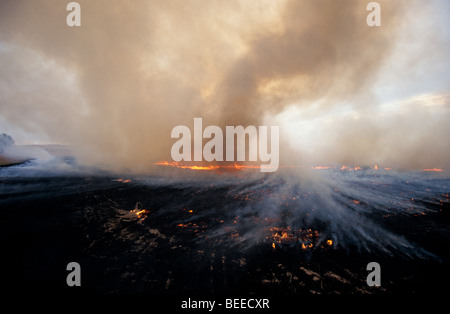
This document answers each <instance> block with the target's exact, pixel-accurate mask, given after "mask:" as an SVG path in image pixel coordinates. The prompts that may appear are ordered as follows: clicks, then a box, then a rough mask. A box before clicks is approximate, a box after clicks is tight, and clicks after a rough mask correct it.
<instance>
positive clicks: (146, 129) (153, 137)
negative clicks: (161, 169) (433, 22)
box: [0, 0, 407, 171]
mask: <svg viewBox="0 0 450 314" xmlns="http://www.w3.org/2000/svg"><path fill="white" fill-rule="evenodd" d="M78 2H79V3H80V5H81V8H82V26H81V27H80V28H70V27H68V26H67V25H66V24H65V21H66V16H67V14H68V12H67V11H66V4H67V3H66V2H64V1H51V0H41V1H32V2H31V1H8V0H7V1H2V2H1V3H0V30H1V31H0V42H1V45H2V46H1V47H0V48H1V49H0V54H1V59H0V61H1V62H2V65H4V64H5V65H7V67H6V68H3V66H2V71H1V73H0V82H1V84H0V88H3V89H4V90H9V93H8V95H9V96H3V97H2V98H1V106H2V112H1V115H2V116H3V117H4V118H6V119H7V120H8V122H9V123H13V124H16V125H17V126H18V127H19V128H22V129H23V130H24V131H25V132H31V133H33V132H35V133H41V134H42V136H43V137H47V138H49V139H51V140H53V141H56V142H61V143H69V144H71V145H73V146H74V147H75V151H77V152H78V155H79V156H78V157H79V158H80V160H83V161H86V162H90V163H97V164H103V165H105V166H106V165H110V166H113V167H116V168H117V167H119V166H118V165H120V167H123V168H125V169H128V170H133V171H142V170H147V169H148V168H149V167H150V166H151V165H152V164H153V163H154V162H156V161H158V160H161V159H170V147H171V145H172V143H173V140H172V139H171V138H170V131H171V130H172V128H173V127H174V126H176V125H187V126H190V127H192V124H193V118H194V117H202V118H203V121H204V124H205V125H211V124H217V125H221V126H224V125H238V124H243V125H261V124H262V123H265V122H266V121H265V120H264V118H265V117H266V114H272V115H274V114H277V113H280V112H282V111H283V110H284V109H285V108H287V107H288V106H290V105H292V104H298V106H302V107H308V106H312V104H314V103H315V102H316V101H317V100H322V102H321V105H320V110H319V111H321V112H322V111H323V112H326V111H327V110H329V109H330V108H333V107H335V106H337V105H336V104H338V103H342V102H343V101H349V102H351V103H357V102H360V103H363V104H364V105H367V106H369V105H371V104H373V103H376V102H377V101H376V99H375V97H372V96H373V93H372V91H371V88H370V86H371V84H373V83H374V82H375V81H376V79H377V73H378V70H379V69H380V67H381V66H382V65H383V63H384V62H385V61H386V59H387V58H389V56H390V55H391V52H392V50H393V48H394V47H395V43H396V42H397V40H398V36H396V34H397V31H398V30H399V29H400V28H401V27H400V26H401V25H402V24H403V23H404V17H405V11H406V8H407V7H406V5H405V3H406V2H404V1H395V2H393V1H379V3H380V4H381V7H382V23H383V24H382V27H379V28H370V27H368V26H367V25H366V22H365V21H366V16H367V14H368V12H367V11H366V4H367V3H366V2H365V1H344V0H339V1H334V0H333V1H331V0H320V1H279V2H274V1H258V2H255V3H249V2H246V1H207V2H206V1H132V2H125V1H78ZM4 69H5V70H4ZM20 77H23V80H19V79H18V78H20ZM11 80H12V81H13V83H11ZM8 82H9V83H8ZM36 84H37V85H36ZM24 90H26V91H24ZM4 95H6V94H4ZM374 136H375V135H374ZM281 145H282V144H281ZM330 149H331V148H330ZM281 150H282V156H283V155H284V156H289V155H290V150H289V148H288V147H287V146H284V147H281ZM331 150H332V152H331V153H330V152H326V153H327V154H329V155H330V157H332V158H333V157H334V156H335V155H334V150H333V149H331ZM340 159H345V158H340Z"/></svg>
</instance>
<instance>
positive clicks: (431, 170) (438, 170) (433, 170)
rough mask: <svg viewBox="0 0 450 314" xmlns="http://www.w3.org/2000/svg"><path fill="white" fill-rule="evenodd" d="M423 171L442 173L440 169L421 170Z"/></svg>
mask: <svg viewBox="0 0 450 314" xmlns="http://www.w3.org/2000/svg"><path fill="white" fill-rule="evenodd" d="M423 171H427V172H442V171H443V170H442V169H439V168H429V169H423Z"/></svg>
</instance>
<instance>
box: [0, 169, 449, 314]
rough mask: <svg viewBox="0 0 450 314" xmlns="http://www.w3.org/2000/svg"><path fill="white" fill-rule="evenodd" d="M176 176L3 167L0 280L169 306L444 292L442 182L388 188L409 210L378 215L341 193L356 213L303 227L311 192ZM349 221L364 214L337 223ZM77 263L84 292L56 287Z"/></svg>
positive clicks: (47, 291) (25, 288) (17, 286)
mask: <svg viewBox="0 0 450 314" xmlns="http://www.w3.org/2000/svg"><path fill="white" fill-rule="evenodd" d="M1 171H3V172H1ZM2 174H3V176H2ZM19 174H20V173H19ZM347 179H349V180H350V182H351V181H352V180H361V178H353V177H352V178H347ZM128 180H130V181H128ZM265 180H267V178H266V179H265ZM389 180H391V179H389ZM429 180H431V181H429ZM436 180H438V182H437V181H436ZM256 181H257V182H262V181H264V178H263V179H261V178H259V179H257V180H256ZM174 182H176V180H175V181H173V180H172V181H171V182H164V181H161V179H160V178H159V179H158V178H118V177H117V176H108V175H103V176H89V175H69V176H61V175H57V176H21V175H11V170H8V172H6V171H4V170H2V169H0V191H1V195H0V197H1V198H0V208H1V209H0V239H1V244H0V245H1V252H2V254H1V266H2V271H3V274H2V285H3V286H4V287H7V290H8V291H9V292H11V293H12V294H15V293H21V294H24V293H25V294H28V295H32V294H38V295H47V296H48V295H55V294H67V295H70V294H73V293H77V294H92V293H94V294H98V293H100V294H110V293H115V294H116V293H117V294H130V293H131V294H136V293H138V294H149V295H153V296H161V298H163V299H164V300H167V299H169V300H173V302H174V303H173V304H172V306H176V307H178V306H179V305H178V303H179V302H181V301H180V300H181V299H183V298H185V297H186V298H188V297H190V298H195V297H196V296H203V297H204V298H211V297H213V296H215V295H235V296H237V297H243V296H249V295H254V296H261V297H262V296H285V297H288V298H289V297H291V298H294V300H295V298H297V297H298V296H303V297H305V296H308V295H313V294H314V295H315V294H346V295H354V294H357V295H365V294H377V295H405V294H406V295H418V296H423V295H441V294H446V293H447V291H448V289H447V288H446V284H447V283H448V282H449V279H450V278H449V277H450V276H449V274H450V271H449V266H450V264H449V257H450V228H449V222H450V206H449V202H448V194H446V193H445V192H443V191H442V190H439V189H442V188H444V189H445V188H446V187H447V183H448V179H447V178H443V177H440V178H438V179H435V178H426V179H424V180H423V181H420V182H417V185H416V186H414V187H411V189H413V190H414V192H413V193H415V194H414V195H416V197H419V199H417V198H416V199H414V198H412V197H411V195H406V194H407V193H406V194H405V191H401V192H398V191H395V192H394V194H395V193H397V194H396V195H398V197H400V198H401V199H400V202H401V203H404V202H405V200H409V202H411V204H412V205H411V204H410V203H407V204H404V207H403V208H402V209H401V210H397V211H396V210H395V209H394V208H389V206H387V205H386V206H384V207H383V206H382V205H379V206H381V207H383V208H382V210H381V209H380V210H374V209H373V208H372V207H371V204H368V203H367V202H365V200H367V199H365V198H364V197H363V196H362V197H361V198H360V199H359V200H358V199H357V197H356V196H357V195H358V193H356V196H355V195H349V194H345V193H344V192H342V193H341V191H339V193H341V194H340V196H339V197H338V198H336V202H337V204H341V205H342V203H343V202H344V203H345V200H348V202H349V203H351V204H352V205H348V206H347V205H345V204H344V205H342V208H344V210H345V208H347V210H348V211H349V212H352V214H351V215H350V214H349V216H345V215H344V216H342V214H340V216H336V217H333V216H332V214H327V215H324V216H317V217H316V218H314V219H312V220H311V219H309V218H308V217H310V216H311V215H314V212H313V211H314V210H315V211H319V210H320V208H312V207H314V204H317V202H318V203H319V205H320V204H322V203H321V202H320V201H317V202H315V200H314V199H313V200H308V201H307V200H306V198H307V197H311V193H310V192H306V193H304V194H303V195H304V196H303V197H299V195H300V193H297V192H299V191H298V190H296V189H288V190H283V192H281V191H280V190H278V189H275V190H274V186H276V184H275V183H273V184H271V185H269V186H267V185H262V186H261V185H260V184H259V183H258V184H256V183H255V181H246V180H243V181H242V180H240V179H235V180H232V181H229V182H225V183H221V184H214V183H211V181H206V182H201V181H198V180H197V181H195V183H189V182H188V183H186V182H184V183H183V184H179V183H174ZM427 183H430V186H428V187H427V186H426V185H427ZM437 183H438V184H437ZM277 184H278V183H277ZM280 184H281V183H280ZM395 184H397V183H395ZM360 185H361V182H360V183H359V184H358V186H360ZM379 185H380V182H378V184H377V186H379ZM381 185H382V186H383V184H381ZM436 186H438V187H439V188H436ZM384 188H385V189H386V190H389V191H391V192H392V187H389V186H384ZM433 189H436V190H439V191H433ZM334 190H338V189H337V188H334ZM417 190H430V191H427V192H425V194H420V193H418V192H417ZM286 191H288V192H286ZM374 191H375V190H374ZM447 191H448V190H447ZM285 192H286V193H287V194H286V193H285ZM283 193H285V194H283ZM289 193H291V194H289ZM308 193H309V194H308ZM374 193H375V192H374ZM376 193H380V191H378V192H376ZM295 195H297V197H296V196H295ZM361 195H363V194H361ZM388 195H390V196H388ZM269 197H270V199H269ZM316 197H320V196H316ZM385 197H393V196H392V194H386V195H385ZM274 199H276V200H277V204H278V205H279V206H278V207H276V208H274V207H273V204H274V201H273V200H274ZM411 199H412V200H411ZM397 201H398V200H397ZM390 203H391V204H394V205H392V206H398V205H395V204H397V203H395V202H394V201H392V202H390ZM302 204H307V205H306V206H304V205H302ZM327 204H328V203H327ZM388 204H389V202H388ZM322 205H324V204H322ZM413 205H414V206H415V207H414V206H413ZM302 206H303V207H302ZM346 206H347V207H346ZM377 206H378V205H377ZM318 207H320V206H318ZM297 208H300V209H301V212H300V214H297V212H296V210H297ZM342 208H339V209H336V211H337V210H340V211H342V210H343V209H342ZM308 210H309V211H308ZM311 210H312V211H311ZM334 211H335V209H332V211H330V213H333V212H334ZM274 212H275V213H276V214H273V213H274ZM324 217H328V218H324ZM352 217H364V220H355V221H351V222H350V224H349V225H346V223H345V221H349V220H351V219H353V218H352ZM327 219H329V220H327ZM340 219H341V220H342V222H341V221H340ZM358 219H360V218H358ZM336 221H337V223H336ZM358 223H361V224H362V226H355V224H358ZM365 223H367V224H366V225H364V224H365ZM368 225H370V226H372V227H371V228H369V227H367V226H368ZM374 226H377V228H378V227H379V228H380V230H381V231H380V232H378V233H376V231H375V227H374ZM340 227H341V228H343V230H340V229H339V228H340ZM352 228H354V230H355V231H352V230H353V229H352ZM301 230H303V231H301ZM350 231H351V232H350ZM358 235H359V236H360V237H361V238H358ZM392 235H395V236H392ZM397 236H398V238H397ZM358 239H359V240H358ZM396 239H398V242H396V241H397V240H396ZM328 240H331V241H328ZM327 241H328V242H327ZM398 243H403V244H401V245H400V244H398ZM404 243H407V244H404ZM73 261H75V262H78V263H79V264H80V266H81V282H82V285H81V287H68V286H67V284H66V276H67V275H68V273H69V272H68V271H67V270H66V266H67V264H68V263H69V262H73ZM369 262H378V263H379V264H380V266H381V287H369V286H368V285H367V283H366V277H367V275H368V273H369V272H368V271H367V270H366V266H367V264H368V263H369ZM75 289H77V290H75ZM171 298H173V299H171ZM156 299H158V297H156Z"/></svg>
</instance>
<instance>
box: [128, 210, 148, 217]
mask: <svg viewBox="0 0 450 314" xmlns="http://www.w3.org/2000/svg"><path fill="white" fill-rule="evenodd" d="M130 212H131V213H134V214H136V216H137V217H138V218H139V219H145V218H147V214H148V213H149V211H148V210H146V209H141V210H138V209H133V210H132V211H130Z"/></svg>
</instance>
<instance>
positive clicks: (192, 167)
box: [155, 161, 267, 171]
mask: <svg viewBox="0 0 450 314" xmlns="http://www.w3.org/2000/svg"><path fill="white" fill-rule="evenodd" d="M155 165H157V166H164V167H174V168H179V169H190V170H205V171H212V170H249V169H260V168H261V167H267V166H266V165H261V166H260V165H243V164H237V163H234V164H233V165H211V166H200V165H186V164H183V163H181V162H177V161H172V162H169V161H158V162H156V163H155Z"/></svg>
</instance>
